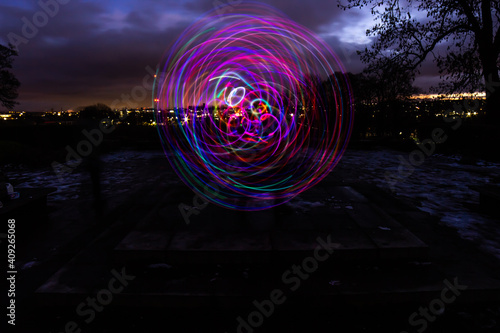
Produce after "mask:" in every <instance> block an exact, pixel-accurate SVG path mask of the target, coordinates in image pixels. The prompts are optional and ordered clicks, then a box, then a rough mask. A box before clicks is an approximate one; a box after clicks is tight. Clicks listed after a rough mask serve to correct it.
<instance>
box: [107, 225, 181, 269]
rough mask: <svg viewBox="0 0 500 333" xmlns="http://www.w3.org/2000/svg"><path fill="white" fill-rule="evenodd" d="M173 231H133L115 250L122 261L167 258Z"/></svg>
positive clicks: (139, 261)
mask: <svg viewBox="0 0 500 333" xmlns="http://www.w3.org/2000/svg"><path fill="white" fill-rule="evenodd" d="M171 236H172V233H170V232H167V231H137V230H134V231H131V232H130V233H129V234H128V235H127V236H125V238H124V239H123V240H122V241H121V242H120V243H119V244H118V245H117V246H116V247H115V249H114V250H113V255H114V259H115V260H116V261H118V262H121V263H132V262H137V263H143V264H144V263H148V262H149V263H151V262H162V261H164V260H165V252H166V250H167V248H168V245H169V243H170V239H171Z"/></svg>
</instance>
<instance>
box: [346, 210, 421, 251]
mask: <svg viewBox="0 0 500 333" xmlns="http://www.w3.org/2000/svg"><path fill="white" fill-rule="evenodd" d="M349 215H350V216H351V217H352V218H353V219H354V220H355V221H356V222H357V223H358V225H359V226H360V227H361V229H362V230H364V232H365V233H366V234H367V235H368V237H370V239H371V240H372V241H373V242H374V243H375V245H376V246H377V247H378V249H379V252H380V258H382V259H405V258H408V259H415V260H417V259H418V260H424V259H426V258H427V255H428V247H427V245H426V244H425V243H424V242H422V241H421V240H420V239H419V238H418V237H417V236H415V235H414V234H412V233H411V232H410V231H409V230H408V229H406V228H404V227H403V226H402V225H401V224H399V223H398V222H397V221H396V220H394V219H393V218H392V217H391V216H389V215H388V214H385V213H384V212H383V211H382V210H381V209H379V208H376V207H375V206H374V205H372V204H366V203H355V204H353V209H352V210H351V211H349Z"/></svg>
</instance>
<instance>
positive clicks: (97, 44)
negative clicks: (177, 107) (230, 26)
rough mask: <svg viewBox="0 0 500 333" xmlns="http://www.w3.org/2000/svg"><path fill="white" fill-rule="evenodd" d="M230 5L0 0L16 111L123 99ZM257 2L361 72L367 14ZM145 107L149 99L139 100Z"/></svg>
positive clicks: (424, 80)
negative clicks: (14, 49) (189, 33)
mask: <svg viewBox="0 0 500 333" xmlns="http://www.w3.org/2000/svg"><path fill="white" fill-rule="evenodd" d="M234 1H235V0H217V1H214V0H157V1H154V0H41V1H39V0H17V1H10V0H0V43H1V44H4V45H5V44H7V42H9V41H11V42H12V41H14V43H17V45H18V50H19V57H16V59H15V63H14V73H15V75H16V76H17V77H18V79H19V80H20V81H21V88H20V90H19V99H18V101H19V102H20V103H21V104H20V105H19V106H17V107H16V110H26V111H43V110H49V109H51V108H53V109H55V110H60V109H61V108H62V109H73V108H76V107H78V106H83V105H88V104H93V103H97V102H101V103H105V104H108V105H111V104H112V103H113V101H116V100H123V97H122V96H123V94H125V95H127V94H128V95H130V94H131V92H132V90H133V88H134V87H136V86H138V85H139V86H141V85H142V82H143V79H144V78H145V76H146V75H148V71H147V70H146V67H148V66H150V67H151V68H155V67H156V65H157V64H158V62H159V61H160V59H161V58H162V55H163V54H164V53H165V52H166V51H167V49H168V46H169V45H170V44H171V43H172V41H174V40H176V39H177V37H178V36H179V34H180V33H181V32H182V31H183V30H184V29H185V28H186V27H187V26H188V25H189V24H190V23H192V22H193V21H194V20H196V19H197V18H198V17H199V16H200V15H202V14H203V13H205V12H207V11H209V10H211V9H213V8H214V4H215V5H216V4H220V3H231V2H234ZM243 1H244V0H243ZM262 2H265V3H268V4H270V5H272V6H274V7H276V8H278V9H279V10H281V11H283V12H284V13H285V14H286V15H288V16H289V17H290V18H291V19H293V20H294V21H296V22H298V23H300V24H302V25H304V26H306V27H307V28H309V29H311V30H312V31H314V32H316V33H317V34H318V35H319V36H320V37H322V38H323V39H324V40H325V41H326V42H327V43H328V44H329V45H330V46H331V47H332V49H333V50H334V51H335V52H336V53H337V55H338V57H339V58H340V60H341V61H342V63H343V65H344V67H345V68H346V69H347V70H348V71H351V72H354V73H357V72H360V71H361V70H362V68H363V67H364V65H363V64H362V63H361V62H360V60H359V57H358V56H357V55H356V53H355V51H356V50H358V49H364V48H365V47H366V46H369V44H370V43H371V40H370V38H368V37H366V35H365V31H366V29H367V28H369V27H371V26H372V25H373V24H374V22H373V18H372V17H371V15H370V13H369V12H368V11H365V10H359V9H353V10H350V11H342V10H340V9H339V8H337V1H336V0H309V1H304V0H264V1H262ZM42 4H45V5H42ZM55 4H57V6H56V5H55ZM42 7H45V10H44V9H43V8H42ZM46 13H47V14H46ZM423 74H424V75H423V76H422V77H420V78H419V79H418V80H417V82H416V84H417V85H418V86H421V87H423V88H424V89H425V88H427V87H428V86H429V83H430V82H432V81H433V80H434V76H435V75H434V74H433V67H432V66H431V65H426V66H425V67H424V70H423ZM434 81H435V80H434ZM136 97H137V96H136ZM136 101H137V98H136ZM133 102H134V101H133ZM149 105H151V102H150V99H149V98H145V99H144V102H140V100H139V103H137V106H149ZM115 106H119V107H120V106H123V105H120V104H119V105H116V104H115Z"/></svg>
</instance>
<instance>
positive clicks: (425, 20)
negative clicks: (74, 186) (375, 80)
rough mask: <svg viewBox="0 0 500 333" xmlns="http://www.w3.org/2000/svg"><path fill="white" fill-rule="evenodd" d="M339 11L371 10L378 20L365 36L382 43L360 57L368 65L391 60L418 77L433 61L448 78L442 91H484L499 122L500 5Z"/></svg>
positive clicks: (441, 3) (397, 4) (347, 3)
mask: <svg viewBox="0 0 500 333" xmlns="http://www.w3.org/2000/svg"><path fill="white" fill-rule="evenodd" d="M339 7H341V8H342V9H344V10H346V9H351V8H356V7H358V8H362V7H368V8H370V9H371V13H372V14H373V15H374V17H375V20H376V21H377V23H376V24H375V25H374V26H373V27H372V28H371V29H368V30H367V32H366V34H367V36H376V37H378V38H377V39H376V41H375V42H374V43H373V44H372V46H371V48H370V49H368V48H366V49H365V50H364V51H363V52H361V53H360V54H361V59H362V60H363V61H364V62H366V63H370V64H371V66H374V67H377V66H378V65H381V64H384V63H385V62H386V61H387V59H391V61H393V63H398V64H400V65H401V66H402V68H405V69H406V70H408V71H412V72H414V73H415V72H417V73H418V69H419V68H420V66H421V64H422V62H423V61H424V60H425V59H426V58H428V57H432V58H433V60H434V61H435V62H436V64H437V66H438V68H439V73H440V75H441V78H443V79H445V80H444V82H443V83H442V84H441V85H440V86H439V90H440V91H441V92H449V93H450V92H455V93H458V92H473V91H477V90H479V89H481V90H485V91H486V113H487V116H489V117H490V118H492V119H495V121H498V120H500V110H497V108H498V106H499V105H500V78H499V72H498V60H499V54H500V2H499V1H478V0H451V1H450V0H437V1H414V0H405V1H398V0H389V1H379V0H343V1H342V0H339ZM438 45H439V46H443V47H445V48H446V53H445V54H439V53H438V52H436V51H437V50H436V47H437V46H438Z"/></svg>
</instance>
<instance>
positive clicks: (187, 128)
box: [154, 3, 354, 210]
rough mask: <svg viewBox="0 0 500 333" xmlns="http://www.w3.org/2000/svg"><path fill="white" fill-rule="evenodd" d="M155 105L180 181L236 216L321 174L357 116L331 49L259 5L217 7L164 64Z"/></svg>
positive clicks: (278, 199)
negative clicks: (223, 10)
mask: <svg viewBox="0 0 500 333" xmlns="http://www.w3.org/2000/svg"><path fill="white" fill-rule="evenodd" d="M154 101H155V108H156V109H157V119H156V120H157V125H158V130H159V133H160V136H161V138H162V143H163V146H164V150H165V153H166V156H167V157H168V159H169V161H170V163H171V164H172V166H173V168H174V169H175V171H176V172H177V174H178V175H179V177H180V178H182V180H183V181H184V182H185V183H186V184H187V185H188V186H189V187H190V188H191V189H193V190H194V191H195V192H196V193H197V194H199V195H201V196H202V197H204V198H206V200H208V201H210V202H213V203H215V204H218V205H220V206H224V207H228V208H232V209H238V210H260V209H267V208H270V207H273V206H276V205H280V204H283V203H285V202H287V201H289V200H290V199H292V198H293V197H295V196H297V195H298V194H300V193H301V192H302V191H305V190H307V189H308V188H310V187H311V186H314V185H315V184H317V183H318V182H319V181H320V180H321V179H323V178H324V177H325V176H326V175H328V173H330V171H331V170H332V169H333V168H334V167H335V165H336V164H337V163H338V161H339V160H340V158H341V156H342V154H343V153H344V151H345V149H346V146H347V143H348V140H349V136H350V133H351V129H352V121H353V113H354V110H353V100H352V93H351V89H350V85H349V81H348V78H347V75H346V73H345V71H344V70H343V67H342V64H341V63H340V61H339V59H338V58H337V57H336V56H335V54H334V53H333V52H332V50H331V49H330V47H329V46H328V45H327V44H326V43H325V42H324V41H322V40H321V39H320V38H319V37H318V36H316V35H315V34H314V33H312V32H311V31H309V30H308V29H306V28H305V27H303V26H301V25H299V24H297V23H295V22H294V21H292V20H291V19H289V18H287V17H286V16H285V15H284V14H282V13H281V12H279V11H277V10H276V9H274V8H272V7H270V6H267V5H263V4H257V3H241V4H239V5H238V6H234V7H233V8H232V9H231V11H230V12H226V13H223V14H219V13H218V11H217V10H215V9H214V10H213V11H211V12H209V13H207V14H205V15H204V16H203V17H201V18H200V19H199V20H197V21H196V22H194V23H193V24H192V25H191V26H189V27H188V28H187V29H186V30H185V31H184V32H183V33H182V35H181V36H180V37H179V39H178V40H177V41H176V42H175V44H173V46H172V47H171V48H170V49H169V51H168V53H167V54H166V56H165V58H164V59H163V60H162V63H161V66H160V68H159V71H158V74H157V77H156V82H155V92H154Z"/></svg>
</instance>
